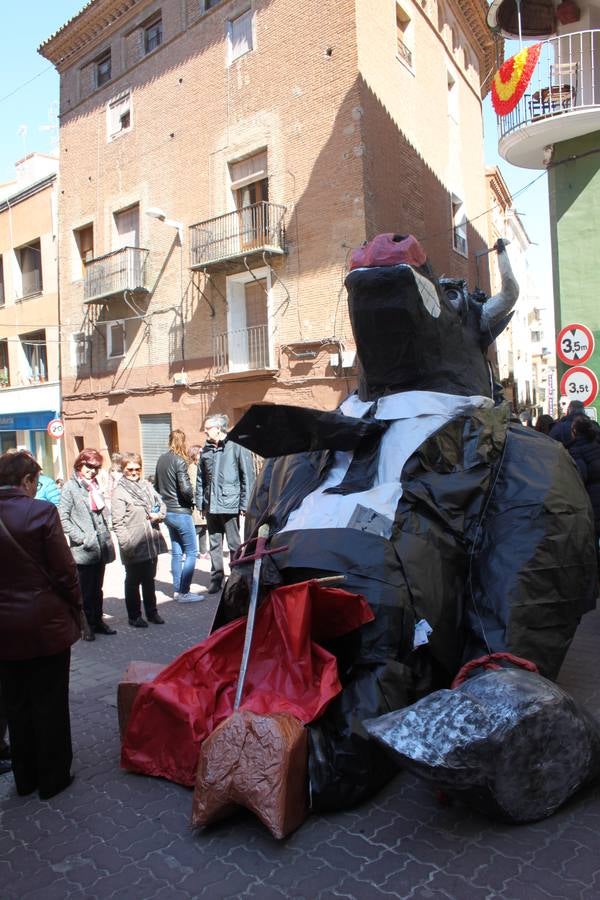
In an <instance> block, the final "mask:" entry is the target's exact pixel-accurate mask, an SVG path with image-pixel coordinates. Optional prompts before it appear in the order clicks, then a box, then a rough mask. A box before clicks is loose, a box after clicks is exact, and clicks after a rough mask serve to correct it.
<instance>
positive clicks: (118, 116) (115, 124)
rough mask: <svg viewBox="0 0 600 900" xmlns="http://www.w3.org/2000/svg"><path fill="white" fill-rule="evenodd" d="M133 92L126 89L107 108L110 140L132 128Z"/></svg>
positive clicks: (107, 125)
mask: <svg viewBox="0 0 600 900" xmlns="http://www.w3.org/2000/svg"><path fill="white" fill-rule="evenodd" d="M131 111H132V103H131V93H130V92H129V91H125V92H124V93H123V94H119V96H118V97H115V98H114V99H113V100H110V101H109V103H108V106H107V108H106V128H107V136H108V140H109V141H112V140H113V139H114V138H116V137H119V136H120V135H122V134H125V132H127V131H129V130H130V129H131Z"/></svg>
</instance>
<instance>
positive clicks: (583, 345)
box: [556, 322, 594, 366]
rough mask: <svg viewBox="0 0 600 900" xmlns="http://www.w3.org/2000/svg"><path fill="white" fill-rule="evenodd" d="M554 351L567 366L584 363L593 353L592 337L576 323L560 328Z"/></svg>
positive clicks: (583, 327)
mask: <svg viewBox="0 0 600 900" xmlns="http://www.w3.org/2000/svg"><path fill="white" fill-rule="evenodd" d="M556 351H557V353H558V355H559V356H560V358H561V359H562V361H563V362H564V363H566V364H567V365H568V366H572V365H573V364H574V363H575V364H577V363H584V362H586V361H587V360H588V359H589V358H590V356H591V355H592V353H593V352H594V335H593V334H592V332H591V331H590V329H589V328H587V327H586V326H585V325H579V324H578V323H577V322H575V323H573V324H572V325H565V327H564V328H561V330H560V332H559V334H558V337H557V338H556Z"/></svg>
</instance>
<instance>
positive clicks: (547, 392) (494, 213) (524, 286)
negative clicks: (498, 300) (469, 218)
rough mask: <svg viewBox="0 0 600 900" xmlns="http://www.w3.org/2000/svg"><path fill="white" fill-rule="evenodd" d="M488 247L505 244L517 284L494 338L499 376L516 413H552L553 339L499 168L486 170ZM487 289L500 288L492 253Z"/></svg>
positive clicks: (520, 226) (526, 244) (526, 246)
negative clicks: (512, 301)
mask: <svg viewBox="0 0 600 900" xmlns="http://www.w3.org/2000/svg"><path fill="white" fill-rule="evenodd" d="M487 182H488V190H489V209H490V215H489V244H490V247H492V246H493V245H494V244H495V242H496V241H497V239H498V238H502V239H503V240H505V241H508V242H509V247H508V254H509V256H510V261H511V265H512V268H513V271H514V273H515V277H516V279H517V281H518V282H519V299H518V300H517V304H516V306H515V309H514V312H513V316H512V318H511V320H510V323H509V324H508V326H507V328H506V329H505V330H504V331H503V332H502V334H501V335H500V336H499V337H498V339H497V340H496V352H497V370H498V377H499V379H500V381H501V383H502V386H503V388H504V394H505V397H506V399H507V400H510V401H511V402H512V404H513V408H514V410H515V412H518V413H520V412H523V411H527V412H531V415H532V418H535V417H536V416H537V415H541V414H542V413H547V412H551V414H552V410H553V411H554V412H555V411H556V410H555V406H556V392H555V388H554V385H555V383H556V358H555V354H554V352H553V349H552V347H553V343H554V335H553V334H551V333H548V331H547V326H546V320H547V317H546V316H545V315H544V313H545V309H544V306H546V305H547V302H548V301H546V300H544V301H542V299H541V298H540V295H539V291H538V288H537V285H536V283H535V279H534V278H533V276H532V273H531V271H530V269H529V265H528V258H527V251H528V249H529V247H530V246H531V244H530V241H529V237H528V235H527V232H526V230H525V228H524V226H523V222H522V221H521V218H520V216H519V214H518V213H517V211H516V210H515V208H514V206H513V200H512V196H511V193H510V191H509V189H508V187H507V185H506V182H505V181H504V178H503V177H502V173H501V171H500V169H499V168H498V167H497V166H494V167H492V168H488V170H487ZM490 279H491V291H492V293H496V291H498V290H499V289H500V273H499V271H498V266H497V263H496V255H495V254H490Z"/></svg>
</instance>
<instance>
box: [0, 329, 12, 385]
mask: <svg viewBox="0 0 600 900" xmlns="http://www.w3.org/2000/svg"><path fill="white" fill-rule="evenodd" d="M5 387H10V368H9V365H8V340H7V339H6V338H4V339H3V340H1V341H0V388H5Z"/></svg>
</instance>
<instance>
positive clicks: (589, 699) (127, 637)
mask: <svg viewBox="0 0 600 900" xmlns="http://www.w3.org/2000/svg"><path fill="white" fill-rule="evenodd" d="M168 565H169V559H168V557H167V556H163V557H161V561H160V566H159V573H158V580H159V581H158V586H159V588H160V589H162V590H163V591H164V592H165V594H164V595H163V596H161V597H160V598H159V602H160V607H159V608H160V611H161V614H162V615H163V616H164V618H165V619H166V623H167V624H166V625H164V626H162V627H157V626H150V627H149V628H148V629H144V630H141V629H140V630H137V629H132V628H130V627H129V626H128V625H127V620H126V616H125V609H124V603H123V601H122V599H121V598H122V570H121V569H120V566H119V564H118V563H113V564H112V565H111V566H110V567H109V570H108V573H107V579H106V582H105V588H106V590H105V594H106V597H107V601H106V603H105V608H106V611H107V612H108V613H109V614H110V616H111V617H112V618H111V620H110V621H111V623H112V624H114V625H115V627H116V628H117V629H118V634H117V635H116V636H115V637H102V636H99V637H98V639H97V640H96V641H95V642H94V643H83V642H80V643H78V644H77V645H76V646H75V647H74V651H73V666H72V679H71V685H72V689H71V691H72V692H71V696H72V703H71V716H72V722H73V742H74V749H75V763H74V772H75V774H76V779H75V782H74V784H73V786H72V788H71V789H70V790H68V791H65V792H64V793H62V794H60V795H59V796H58V797H56V798H54V800H52V801H49V802H42V801H40V800H39V799H38V798H37V795H32V796H30V797H27V798H19V797H17V796H16V793H15V790H14V785H13V782H12V778H11V777H10V776H4V777H2V778H0V900H25V898H27V900H30V898H31V900H33V898H36V897H39V898H41V900H63V898H73V900H79V898H86V900H93V898H115V900H116V898H123V900H150V898H153V897H160V898H161V900H162V898H165V900H179V898H181V900H185V898H195V897H207V898H210V900H216V898H226V897H231V898H237V897H257V898H261V900H270V898H277V897H279V898H281V897H294V898H310V900H313V898H328V897H346V898H357V900H358V898H366V900H372V898H377V897H402V898H415V900H424V898H435V897H446V898H453V900H479V898H481V900H484V898H496V897H497V898H503V900H547V898H548V897H554V898H571V897H572V898H581V900H592V898H594V900H595V898H600V837H599V835H600V788H598V787H596V788H592V789H588V790H586V791H584V792H582V793H580V794H579V795H578V796H577V797H576V798H575V799H574V800H573V801H572V802H571V803H570V804H569V805H568V806H567V807H566V808H564V809H563V810H561V811H559V812H558V814H556V815H555V816H553V817H552V818H551V819H548V820H546V821H543V822H541V823H537V824H534V825H527V826H520V827H509V826H505V825H499V824H496V823H493V822H490V821H488V820H486V819H484V818H482V817H480V816H478V815H475V814H474V813H471V812H469V811H468V810H466V809H464V808H462V807H460V806H440V805H439V804H438V802H437V800H436V798H435V796H434V795H433V793H432V792H431V790H430V789H429V788H428V787H427V786H426V785H425V784H423V783H422V782H419V781H417V780H416V779H415V778H413V777H412V776H409V775H406V774H399V775H398V776H397V777H396V778H395V780H394V781H393V782H392V783H391V784H390V785H388V787H387V788H386V789H384V790H383V791H381V793H379V794H378V795H377V796H376V797H374V798H373V799H372V800H371V801H370V802H368V803H365V804H364V805H363V806H361V807H359V808H358V809H355V810H353V811H351V812H345V813H340V814H337V815H329V816H313V817H312V818H310V819H309V820H308V821H307V822H306V823H305V824H304V825H303V826H302V828H300V829H299V830H298V831H297V832H296V833H295V834H293V835H292V836H291V837H290V838H289V839H287V840H286V841H282V842H276V841H275V840H273V839H272V838H271V836H270V835H269V833H268V832H267V831H266V830H265V828H264V827H263V826H262V825H261V824H260V822H258V820H255V819H254V818H252V817H251V816H250V815H249V814H243V813H240V814H239V815H238V816H236V817H235V818H232V819H230V820H228V821H227V822H226V823H224V824H221V825H219V826H217V827H214V828H212V829H210V830H207V831H205V832H202V833H194V832H192V831H191V829H190V827H189V819H190V810H191V799H192V795H191V791H189V790H187V789H186V788H183V787H179V786H178V785H174V784H171V783H169V782H167V781H163V780H160V779H153V778H145V777H140V776H136V775H132V774H128V773H126V772H123V771H121V770H120V769H119V736H118V729H117V713H116V686H117V682H118V680H119V677H120V675H121V674H122V673H123V672H124V670H125V668H126V666H127V664H128V662H129V661H130V660H131V659H139V660H150V661H157V662H165V663H166V662H169V661H170V660H171V659H173V658H174V657H175V656H176V655H177V654H178V653H179V652H180V651H182V650H184V649H186V648H187V647H188V646H190V645H191V644H192V643H194V642H195V641H196V640H200V639H201V638H202V637H204V636H205V635H206V633H207V631H208V629H209V628H210V623H211V621H212V615H213V613H214V607H215V601H214V600H210V601H209V600H205V601H204V602H202V603H197V604H189V605H182V606H178V605H177V604H176V603H173V602H172V601H171V600H170V599H169V595H170V583H169V582H170V579H169V573H168ZM208 580H209V578H208V563H207V562H205V561H199V563H198V566H197V571H196V578H195V582H196V583H197V584H202V585H207V584H208ZM599 641H600V614H599V613H593V614H591V615H588V616H587V617H586V618H585V620H584V623H583V625H582V627H581V628H580V631H579V634H578V636H577V638H576V640H575V642H574V644H573V647H572V649H571V651H570V653H569V657H568V659H567V662H566V663H565V666H564V667H563V671H562V673H561V678H560V682H561V684H563V686H565V687H566V688H567V689H569V690H570V691H571V692H572V693H573V694H574V695H575V696H577V697H578V699H580V700H583V701H585V702H586V703H587V704H588V706H589V707H590V708H591V709H592V710H594V711H595V712H596V713H597V714H599V715H600V688H599V686H598V666H597V660H598V646H599Z"/></svg>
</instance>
